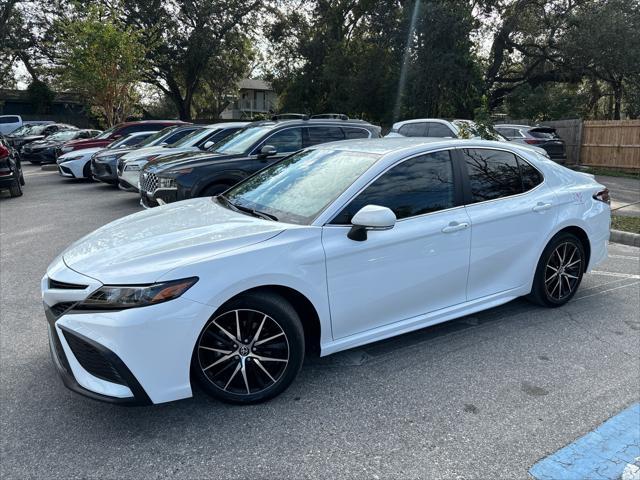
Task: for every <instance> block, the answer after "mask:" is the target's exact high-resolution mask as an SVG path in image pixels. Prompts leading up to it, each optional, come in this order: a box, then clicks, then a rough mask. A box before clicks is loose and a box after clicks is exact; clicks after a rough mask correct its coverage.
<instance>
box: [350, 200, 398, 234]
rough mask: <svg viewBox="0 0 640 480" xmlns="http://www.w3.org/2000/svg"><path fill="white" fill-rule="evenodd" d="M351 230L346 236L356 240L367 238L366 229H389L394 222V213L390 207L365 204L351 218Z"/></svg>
mask: <svg viewBox="0 0 640 480" xmlns="http://www.w3.org/2000/svg"><path fill="white" fill-rule="evenodd" d="M351 224H352V225H353V226H352V227H351V230H349V233H348V234H347V237H348V238H349V239H351V240H355V241H356V242H363V241H365V240H366V239H367V230H389V229H391V228H393V227H394V226H395V224H396V214H395V213H393V212H392V211H391V209H390V208H387V207H381V206H379V205H365V206H364V207H362V208H361V209H360V210H358V212H357V213H356V214H355V215H354V216H353V218H352V219H351Z"/></svg>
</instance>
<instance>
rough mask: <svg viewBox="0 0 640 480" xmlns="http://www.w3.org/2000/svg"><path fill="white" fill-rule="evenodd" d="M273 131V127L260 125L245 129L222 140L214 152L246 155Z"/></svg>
mask: <svg viewBox="0 0 640 480" xmlns="http://www.w3.org/2000/svg"><path fill="white" fill-rule="evenodd" d="M272 129H273V125H259V126H255V127H247V128H244V129H242V130H240V131H238V132H236V133H234V134H233V135H229V136H228V137H227V138H225V139H224V140H220V142H219V143H218V144H217V145H216V148H214V149H213V152H215V153H221V154H224V155H234V154H239V153H245V152H246V151H247V150H249V148H251V147H252V146H253V144H254V143H256V142H257V141H258V140H259V139H260V138H261V137H262V136H263V135H264V134H265V133H267V132H270V131H271V130H272Z"/></svg>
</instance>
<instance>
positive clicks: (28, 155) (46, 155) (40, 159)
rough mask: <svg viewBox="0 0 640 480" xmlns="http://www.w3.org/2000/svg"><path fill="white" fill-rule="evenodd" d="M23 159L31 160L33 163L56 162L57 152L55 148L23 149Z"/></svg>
mask: <svg viewBox="0 0 640 480" xmlns="http://www.w3.org/2000/svg"><path fill="white" fill-rule="evenodd" d="M20 158H21V159H22V160H26V161H29V162H31V163H36V164H41V163H55V162H56V153H55V150H53V149H46V150H38V151H35V152H32V151H25V150H24V149H23V150H22V152H21V154H20Z"/></svg>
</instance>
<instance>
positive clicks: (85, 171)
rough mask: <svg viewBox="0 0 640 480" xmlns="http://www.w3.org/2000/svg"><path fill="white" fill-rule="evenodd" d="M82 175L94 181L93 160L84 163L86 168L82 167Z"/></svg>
mask: <svg viewBox="0 0 640 480" xmlns="http://www.w3.org/2000/svg"><path fill="white" fill-rule="evenodd" d="M82 176H83V177H84V178H85V179H87V180H89V181H92V182H93V177H92V176H91V162H87V163H85V164H84V168H83V169H82Z"/></svg>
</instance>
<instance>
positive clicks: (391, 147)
mask: <svg viewBox="0 0 640 480" xmlns="http://www.w3.org/2000/svg"><path fill="white" fill-rule="evenodd" d="M450 141H451V139H450V138H436V137H390V138H372V139H355V140H341V141H339V142H329V143H321V144H319V145H314V146H313V147H310V148H313V149H316V150H344V151H350V152H362V153H374V154H379V155H386V154H388V153H393V152H398V151H402V150H405V149H410V148H413V147H419V146H422V145H431V144H437V143H442V144H447V143H449V142H450ZM459 141H460V140H458V139H456V142H459Z"/></svg>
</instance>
